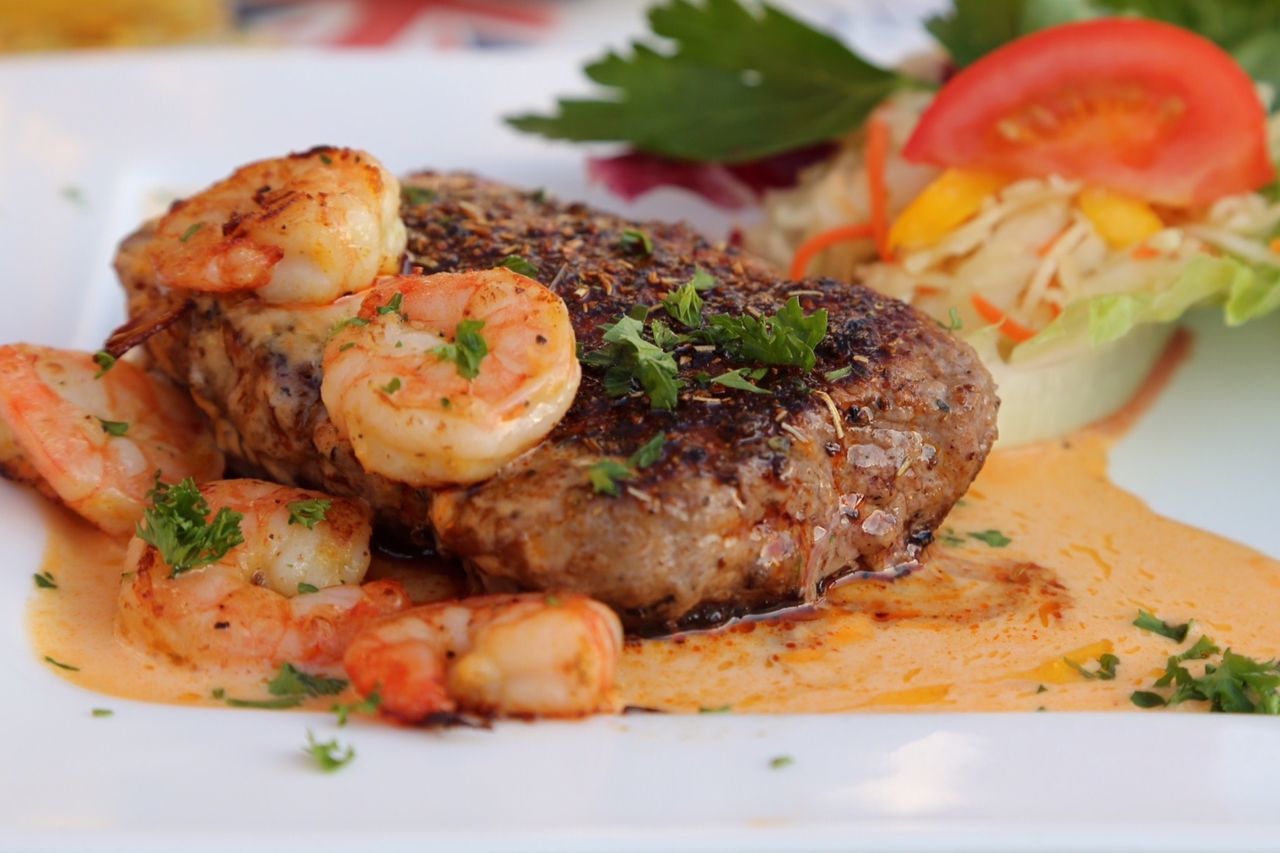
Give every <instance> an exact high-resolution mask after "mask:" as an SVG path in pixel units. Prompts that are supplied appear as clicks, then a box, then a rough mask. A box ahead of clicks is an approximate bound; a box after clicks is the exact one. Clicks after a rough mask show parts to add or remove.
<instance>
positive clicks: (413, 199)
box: [400, 187, 436, 207]
mask: <svg viewBox="0 0 1280 853" xmlns="http://www.w3.org/2000/svg"><path fill="white" fill-rule="evenodd" d="M400 197H401V198H402V199H404V200H405V201H407V202H408V203H409V204H411V205H413V206H414V207H417V206H418V205H420V204H430V203H431V202H433V201H435V200H436V191H435V190H429V189H427V188H426V187H401V188H400Z"/></svg>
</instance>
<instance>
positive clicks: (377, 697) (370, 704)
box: [330, 689, 382, 726]
mask: <svg viewBox="0 0 1280 853" xmlns="http://www.w3.org/2000/svg"><path fill="white" fill-rule="evenodd" d="M381 706H382V694H380V693H379V692H378V691H377V689H374V690H373V691H372V692H371V693H370V694H369V695H368V696H366V697H365V698H363V699H361V700H360V701H359V702H352V703H350V704H347V705H334V706H333V707H332V708H331V709H330V710H332V711H333V712H334V713H335V714H337V715H338V725H339V726H345V725H346V724H347V719H348V718H349V717H350V716H351V715H352V714H376V713H378V708H379V707H381Z"/></svg>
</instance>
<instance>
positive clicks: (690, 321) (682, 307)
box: [662, 267, 716, 329]
mask: <svg viewBox="0 0 1280 853" xmlns="http://www.w3.org/2000/svg"><path fill="white" fill-rule="evenodd" d="M715 283H716V280H715V278H714V277H712V275H711V274H710V273H708V272H707V271H706V270H704V269H703V268H702V267H698V268H697V269H696V270H694V273H693V278H691V279H689V280H688V281H686V282H685V283H684V284H682V285H680V286H679V287H678V288H676V289H675V290H673V291H671V292H670V293H668V294H667V295H666V296H664V297H662V307H663V308H664V309H666V312H667V313H668V314H669V315H671V319H673V320H675V321H676V322H677V323H679V324H680V325H682V326H684V327H685V328H686V329H698V328H701V327H702V296H701V292H702V291H704V290H710V289H711V288H713V287H715Z"/></svg>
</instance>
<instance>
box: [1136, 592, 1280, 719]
mask: <svg viewBox="0 0 1280 853" xmlns="http://www.w3.org/2000/svg"><path fill="white" fill-rule="evenodd" d="M1133 624H1134V625H1135V626H1136V627H1138V628H1141V629H1142V630H1144V631H1150V632H1152V633H1155V634H1159V635H1160V636H1162V637H1167V638H1169V639H1170V640H1174V641H1175V642H1182V641H1183V640H1185V639H1186V636H1187V631H1188V630H1189V628H1190V625H1191V623H1190V622H1188V623H1186V624H1184V625H1170V624H1168V623H1167V622H1164V621H1162V620H1160V619H1158V618H1157V617H1155V616H1153V615H1152V614H1150V613H1147V612H1146V611H1145V610H1140V611H1138V618H1137V619H1135V620H1134V622H1133ZM1215 655H1220V657H1218V659H1217V660H1213V659H1212V658H1213V657H1214V656H1215ZM1189 661H1204V666H1203V668H1202V669H1201V672H1200V674H1199V675H1197V674H1195V673H1194V672H1193V671H1192V670H1191V669H1190V668H1188V667H1187V666H1185V664H1186V663H1187V662H1189ZM1151 686H1152V687H1154V688H1160V689H1163V690H1167V689H1168V688H1173V689H1172V690H1170V691H1169V692H1168V693H1167V694H1166V693H1157V692H1155V691H1154V690H1137V691H1134V692H1133V693H1132V694H1130V696H1129V700H1130V701H1131V702H1133V704H1134V705H1136V706H1137V707H1139V708H1162V707H1164V706H1166V705H1180V704H1182V703H1183V702H1208V703H1209V710H1210V711H1213V712H1218V713H1227V714H1271V715H1280V661H1276V660H1269V661H1258V660H1254V659H1253V658H1251V657H1247V656H1245V655H1242V654H1239V653H1237V652H1234V651H1232V650H1231V649H1227V650H1225V651H1223V650H1222V649H1220V648H1219V647H1218V644H1217V643H1215V642H1214V641H1213V640H1212V639H1210V638H1209V637H1207V636H1203V635H1202V636H1201V637H1200V638H1199V639H1198V640H1196V641H1195V642H1194V643H1192V644H1191V645H1190V646H1188V647H1187V648H1185V649H1183V650H1182V651H1181V652H1179V653H1178V654H1176V655H1171V656H1169V658H1168V659H1167V661H1166V662H1165V668H1164V673H1163V674H1162V675H1161V676H1160V677H1159V678H1157V679H1156V680H1155V682H1154V683H1153V684H1152V685H1151Z"/></svg>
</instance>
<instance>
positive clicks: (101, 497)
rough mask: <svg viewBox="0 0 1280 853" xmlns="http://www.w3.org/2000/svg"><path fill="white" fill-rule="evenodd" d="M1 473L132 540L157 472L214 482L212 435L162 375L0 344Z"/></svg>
mask: <svg viewBox="0 0 1280 853" xmlns="http://www.w3.org/2000/svg"><path fill="white" fill-rule="evenodd" d="M0 434H3V438H2V439H0V446H3V448H4V449H3V451H0V457H3V458H0V467H3V468H4V470H5V472H6V474H7V475H8V476H11V477H12V478H13V479H16V480H21V481H23V482H27V483H30V484H32V485H34V486H36V488H37V489H39V490H40V491H41V492H42V493H44V494H45V495H47V496H48V497H50V498H53V499H55V500H58V501H61V502H62V503H64V504H66V505H67V507H69V508H70V509H72V510H74V511H75V512H77V513H79V514H80V515H82V516H83V517H84V518H86V519H88V520H89V521H90V522H92V523H93V524H95V525H97V526H98V527H100V528H102V529H103V530H105V531H106V532H108V533H113V534H121V535H123V534H127V533H131V532H132V531H133V528H134V524H135V523H136V522H137V521H138V519H139V518H141V517H142V511H143V508H144V507H145V506H146V502H147V492H148V491H149V490H150V489H151V487H152V485H153V483H154V481H155V476H156V472H157V471H158V472H159V473H160V475H161V476H162V477H164V478H165V479H168V480H181V479H183V478H184V477H192V478H194V479H196V480H209V479H212V478H214V477H220V476H222V467H223V458H222V453H221V452H219V450H218V448H217V445H216V444H215V443H214V437H213V432H212V430H211V429H210V427H209V425H208V423H207V422H206V421H205V420H204V417H203V415H201V414H200V412H199V411H198V410H197V409H196V407H195V405H194V404H193V403H192V402H191V400H190V399H189V398H188V397H187V396H186V395H185V394H183V393H182V392H181V391H179V390H178V389H177V388H176V387H174V386H173V385H172V384H170V383H169V381H168V380H166V379H164V378H163V377H161V376H159V375H157V374H152V373H148V372H147V371H145V370H143V369H142V368H140V367H138V366H136V365H134V364H131V363H129V362H126V361H120V362H117V363H116V364H115V365H114V366H113V367H111V369H110V370H107V371H106V372H102V371H101V368H100V367H99V366H98V364H96V363H95V362H94V360H93V357H92V356H91V355H89V354H88V353H84V352H75V351H72V350H61V349H52V348H49V347H40V346H33V345H30V344H8V345H5V346H0Z"/></svg>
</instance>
